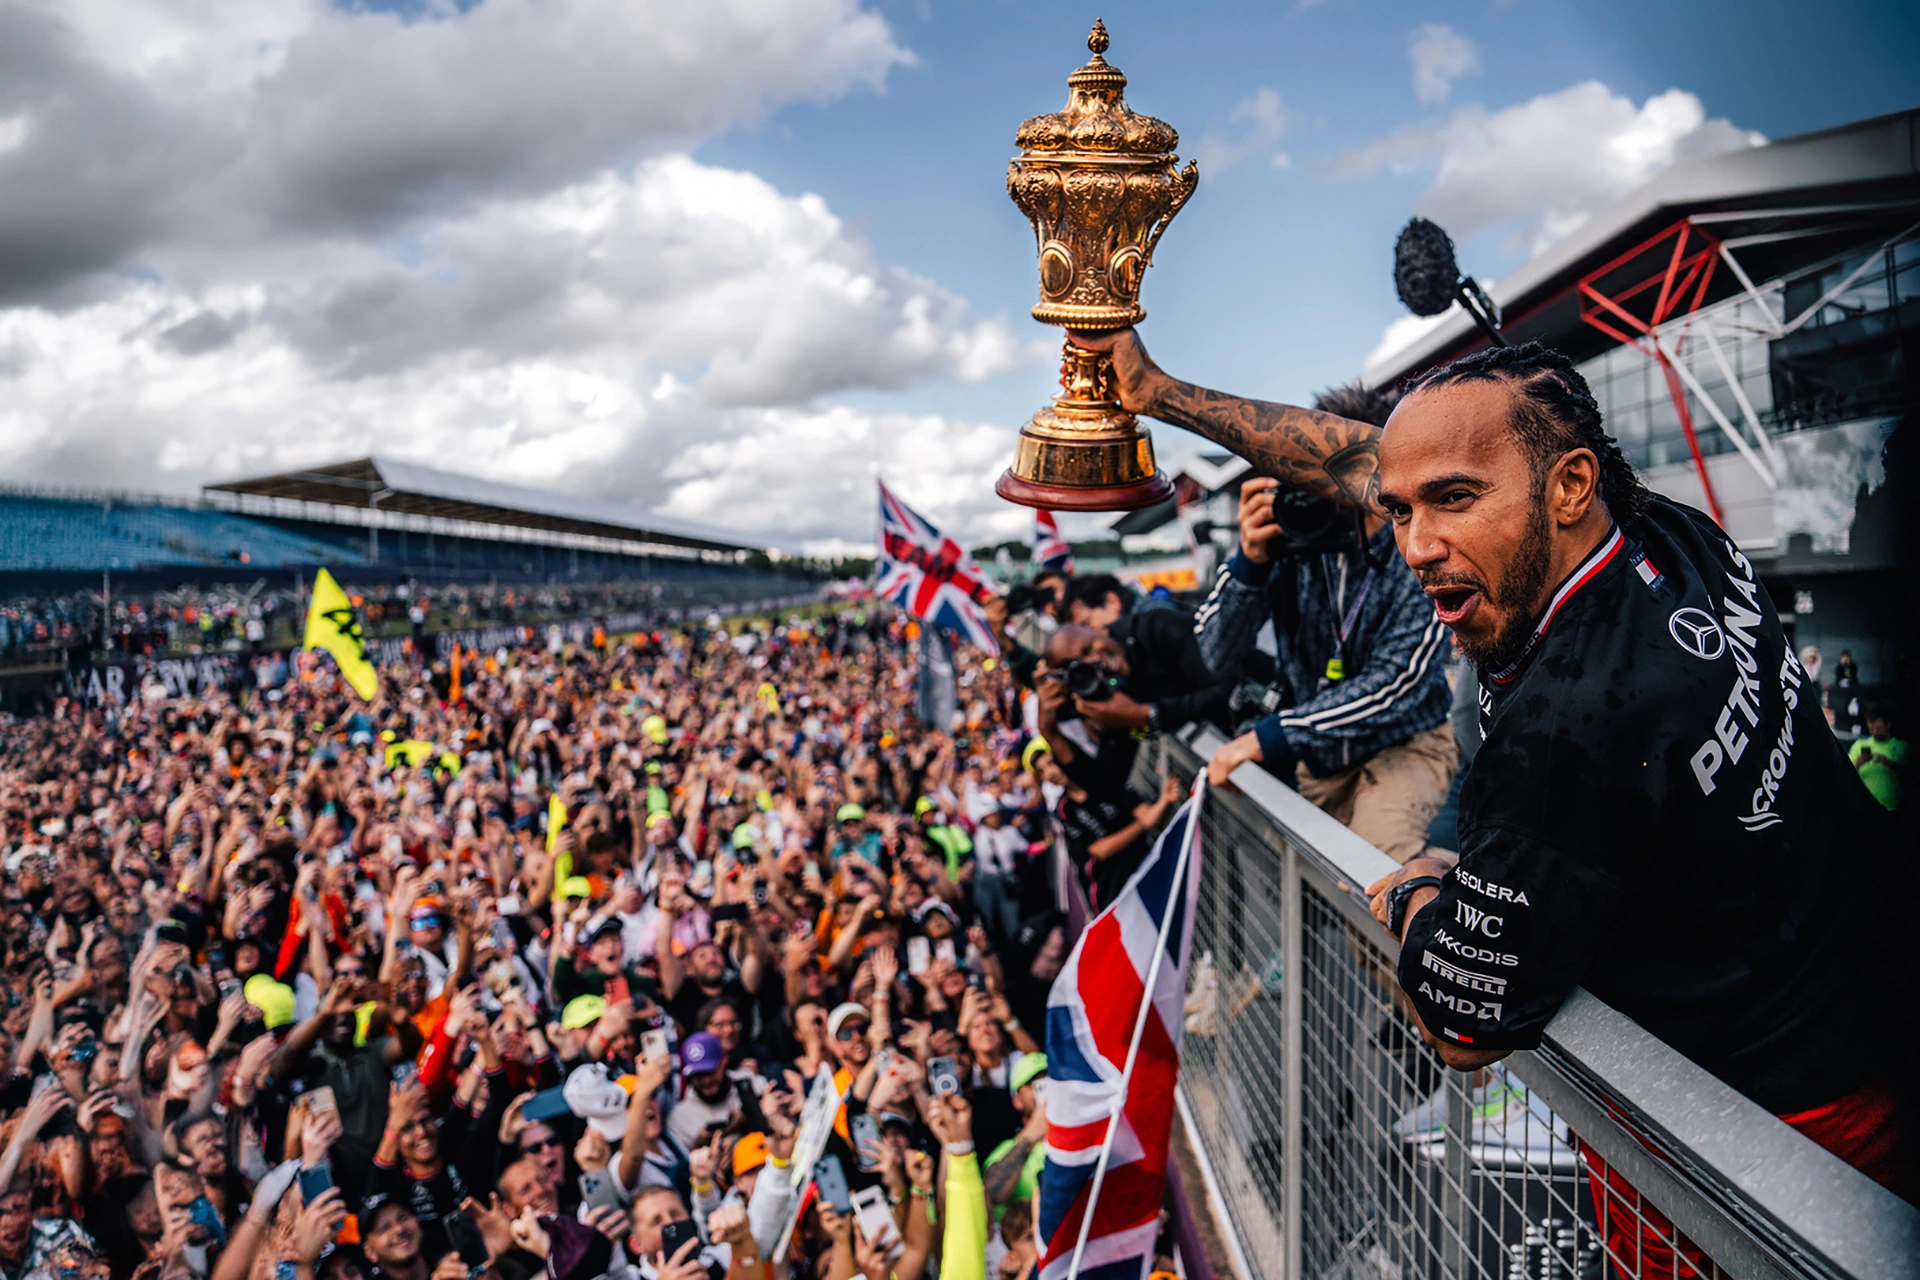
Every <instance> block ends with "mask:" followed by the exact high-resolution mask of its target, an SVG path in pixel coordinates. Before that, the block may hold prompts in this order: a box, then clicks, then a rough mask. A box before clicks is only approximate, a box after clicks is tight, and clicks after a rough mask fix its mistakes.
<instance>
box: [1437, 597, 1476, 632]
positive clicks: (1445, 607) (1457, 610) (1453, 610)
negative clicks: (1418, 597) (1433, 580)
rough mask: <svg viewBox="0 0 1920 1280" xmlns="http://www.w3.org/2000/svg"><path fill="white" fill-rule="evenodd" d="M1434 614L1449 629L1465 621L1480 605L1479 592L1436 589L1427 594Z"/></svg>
mask: <svg viewBox="0 0 1920 1280" xmlns="http://www.w3.org/2000/svg"><path fill="white" fill-rule="evenodd" d="M1427 595H1428V597H1429V598H1431V599H1432V601H1433V608H1434V612H1435V613H1437V614H1439V615H1440V621H1442V622H1444V623H1445V624H1446V625H1448V626H1450V627H1455V626H1459V625H1460V624H1461V623H1462V622H1465V621H1466V620H1467V617H1468V616H1469V615H1470V614H1472V613H1473V611H1474V609H1475V608H1476V607H1477V606H1478V605H1479V603H1480V592H1479V591H1478V590H1476V589H1475V588H1473V587H1437V588H1434V589H1432V590H1430V591H1428V592H1427Z"/></svg>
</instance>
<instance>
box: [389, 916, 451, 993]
mask: <svg viewBox="0 0 1920 1280" xmlns="http://www.w3.org/2000/svg"><path fill="white" fill-rule="evenodd" d="M391 942H392V938H391V935H390V936H389V943H390V945H389V950H391V949H392V948H391ZM407 942H408V944H409V945H411V946H412V948H413V954H414V955H417V956H419V957H420V959H421V961H422V962H423V963H425V965H426V976H427V991H428V994H430V995H439V994H440V992H441V990H442V989H443V988H445V987H446V985H447V975H448V974H449V973H451V972H452V971H453V960H454V957H453V956H450V955H448V954H447V945H448V938H447V916H446V906H445V904H444V903H442V901H441V900H440V899H439V898H437V897H433V896H431V895H428V896H425V897H421V898H419V899H416V900H415V901H414V903H413V905H412V906H411V907H409V908H408V909H407ZM382 968H383V969H384V968H385V966H384V965H383V966H382Z"/></svg>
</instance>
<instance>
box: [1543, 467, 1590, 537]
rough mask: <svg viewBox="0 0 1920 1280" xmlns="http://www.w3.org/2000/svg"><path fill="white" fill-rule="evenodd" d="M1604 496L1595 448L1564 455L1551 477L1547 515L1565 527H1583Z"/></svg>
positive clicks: (1548, 479)
mask: <svg viewBox="0 0 1920 1280" xmlns="http://www.w3.org/2000/svg"><path fill="white" fill-rule="evenodd" d="M1599 494H1600V460H1599V459H1598V458H1596V457H1594V455H1593V450H1591V449H1573V450H1570V451H1569V452H1567V453H1565V454H1562V455H1561V457H1560V460H1559V461H1558V462H1556V463H1554V464H1553V471H1552V473H1551V474H1550V475H1549V476H1548V477H1547V494H1546V498H1547V512H1548V514H1549V515H1550V516H1552V518H1553V522H1554V523H1555V524H1557V525H1559V526H1561V527H1562V528H1567V527H1569V526H1572V525H1576V524H1579V523H1580V521H1581V520H1583V519H1585V518H1586V514H1587V512H1588V511H1589V510H1591V509H1592V507H1593V503H1594V499H1596V498H1597V497H1598V496H1599Z"/></svg>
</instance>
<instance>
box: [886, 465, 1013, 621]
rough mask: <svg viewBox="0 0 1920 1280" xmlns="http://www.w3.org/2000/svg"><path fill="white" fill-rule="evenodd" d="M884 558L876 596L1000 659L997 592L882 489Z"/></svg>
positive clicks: (948, 541)
mask: <svg viewBox="0 0 1920 1280" xmlns="http://www.w3.org/2000/svg"><path fill="white" fill-rule="evenodd" d="M879 541H880V556H879V559H877V560H876V561H874V566H873V569H874V588H873V594H875V595H876V596H879V597H880V598H881V599H883V600H891V601H893V603H895V604H897V605H899V606H900V607H901V608H903V609H905V610H906V611H907V612H908V613H910V614H912V615H913V616H914V617H916V618H918V619H920V621H922V622H929V623H933V624H934V625H936V626H941V627H945V628H946V629H947V630H949V631H953V632H956V633H958V634H959V635H960V636H962V637H964V638H965V639H967V640H969V641H971V642H972V643H973V644H974V645H976V646H978V647H979V648H982V649H985V650H986V651H987V652H988V653H999V652H1000V646H999V644H998V643H997V642H996V641H995V640H994V638H993V627H992V626H991V625H990V624H989V623H988V622H987V611H986V608H985V607H984V606H985V605H986V603H987V601H989V600H991V599H993V597H994V591H993V588H992V587H990V586H988V585H987V575H986V574H985V573H983V572H982V571H981V569H980V564H979V562H978V561H976V560H975V559H974V558H973V557H972V556H970V555H968V554H967V552H966V549H965V548H963V547H962V546H961V545H960V544H959V543H957V542H955V541H954V540H953V539H952V538H949V537H947V536H946V535H945V534H943V533H941V532H940V531H939V530H938V529H936V528H934V527H933V526H932V525H931V524H929V523H928V522H927V520H926V517H924V516H922V515H921V514H920V513H919V512H917V511H915V510H914V509H913V508H912V507H909V506H908V505H907V504H906V503H904V502H902V501H900V499H898V498H896V497H894V496H893V494H892V493H891V492H890V491H889V490H888V489H887V486H886V485H884V484H882V485H881V486H880V539H879Z"/></svg>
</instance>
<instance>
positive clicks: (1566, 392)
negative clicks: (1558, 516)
mask: <svg viewBox="0 0 1920 1280" xmlns="http://www.w3.org/2000/svg"><path fill="white" fill-rule="evenodd" d="M1457 382H1502V383H1505V384H1506V385H1507V386H1508V387H1510V388H1512V390H1513V393H1514V394H1513V409H1512V412H1511V413H1509V415H1508V417H1507V425H1508V426H1509V427H1511V428H1512V430H1513V434H1514V435H1515V436H1516V437H1517V438H1518V439H1519V441H1520V447H1521V449H1522V450H1524V451H1525V452H1526V455H1527V460H1528V461H1529V462H1530V463H1532V465H1533V475H1534V483H1535V485H1536V487H1538V486H1541V485H1544V484H1545V482H1546V475H1547V471H1548V469H1549V468H1551V467H1552V466H1553V464H1554V463H1556V462H1558V461H1559V460H1560V459H1561V458H1562V457H1563V456H1564V455H1566V454H1567V453H1569V452H1570V451H1572V450H1574V449H1590V450H1592V451H1593V456H1594V457H1595V458H1597V459H1599V462H1600V500H1601V501H1602V502H1604V503H1606V504H1607V511H1608V512H1609V513H1610V514H1611V515H1612V516H1613V518H1614V519H1615V520H1616V521H1617V522H1619V523H1620V524H1621V525H1628V524H1632V523H1633V522H1634V521H1635V520H1638V519H1639V518H1640V516H1641V515H1642V514H1643V513H1645V511H1646V509H1647V504H1648V503H1649V502H1650V501H1651V500H1652V495H1651V494H1650V493H1649V492H1648V491H1647V486H1646V485H1644V484H1642V483H1641V481H1640V477H1639V476H1638V475H1637V474H1635V473H1634V470H1633V464H1632V463H1630V462H1628V461H1627V459H1626V456H1625V455H1624V454H1622V453H1621V452H1620V446H1619V444H1617V443H1616V442H1615V441H1614V438H1613V437H1612V436H1610V435H1608V434H1607V433H1606V430H1605V429H1604V428H1603V427H1602V426H1601V424H1600V406H1599V404H1598V403H1596V402H1595V401H1594V398H1593V391H1592V390H1591V389H1590V388H1589V387H1588V386H1587V380H1586V379H1585V378H1583V377H1581V376H1580V372H1579V370H1577V369H1575V368H1574V367H1573V361H1571V360H1569V359H1567V358H1566V357H1565V356H1563V355H1561V354H1560V353H1559V352H1558V351H1553V350H1550V349H1549V348H1547V347H1543V346H1541V345H1540V344H1539V343H1537V342H1529V343H1526V344H1524V345H1522V346H1518V347H1488V348H1487V349H1486V350H1484V351H1476V352H1474V353H1473V354H1472V355H1469V356H1462V357H1461V358H1460V359H1458V360H1455V361H1454V362H1453V363H1452V364H1450V365H1446V366H1444V367H1442V368H1439V369H1434V370H1432V371H1431V372H1429V373H1425V374H1422V375H1421V376H1420V377H1419V378H1417V379H1415V380H1414V381H1413V383H1412V384H1411V385H1410V386H1408V388H1407V393H1408V394H1409V395H1411V394H1412V393H1414V392H1416V391H1424V390H1426V389H1428V388H1430V387H1444V386H1450V385H1452V384H1453V383H1457Z"/></svg>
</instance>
